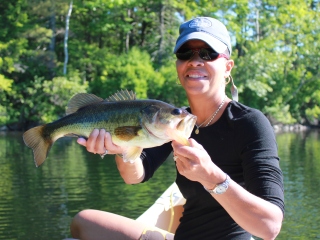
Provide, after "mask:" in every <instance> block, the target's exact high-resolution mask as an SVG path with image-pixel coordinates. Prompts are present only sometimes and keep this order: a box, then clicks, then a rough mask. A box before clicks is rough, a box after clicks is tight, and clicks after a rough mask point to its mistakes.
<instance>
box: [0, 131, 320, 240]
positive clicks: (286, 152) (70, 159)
mask: <svg viewBox="0 0 320 240" xmlns="http://www.w3.org/2000/svg"><path fill="white" fill-rule="evenodd" d="M277 141H278V146H279V155H280V158H281V168H282V171H283V173H284V180H285V182H284V184H285V202H286V215H285V220H284V223H283V227H282V230H281V233H280V235H279V236H278V238H277V239H320V191H319V189H320V134H319V132H317V131H310V132H303V133H281V134H280V133H279V134H277ZM175 171H176V170H175V167H174V162H173V161H167V162H166V163H165V164H164V165H162V166H161V167H160V169H159V170H158V171H157V172H156V174H155V176H154V177H153V178H152V179H151V180H150V181H149V182H147V183H144V184H139V185H126V184H124V183H123V181H122V179H121V177H120V176H119V173H118V171H117V169H116V165H115V162H114V159H113V157H112V156H110V157H105V158H104V159H101V158H100V156H99V155H93V154H90V153H88V152H86V150H85V149H84V148H83V147H81V146H80V145H78V144H77V143H76V142H75V139H72V138H63V139H60V140H58V141H57V142H56V143H55V144H54V146H53V147H52V149H51V151H50V154H49V157H48V159H47V160H46V161H45V163H44V164H43V165H42V166H41V167H39V168H36V167H35V165H34V163H33V157H32V151H31V149H29V148H27V147H26V146H25V145H24V143H23V141H22V134H21V133H0V174H1V175H0V239H6V240H9V239H18V240H20V239H21V240H28V239H30V240H31V239H32V240H42V239H43V240H45V239H46V240H48V239H50V240H51V239H63V238H66V237H70V234H69V224H70V221H71V219H72V217H73V216H74V215H75V214H76V213H77V212H79V211H80V210H82V209H87V208H94V209H100V210H105V211H109V212H114V213H118V214H121V215H124V216H127V217H131V218H137V217H138V216H139V215H140V214H141V213H142V212H144V210H146V209H147V208H148V207H149V206H150V205H151V204H153V203H154V201H155V200H156V199H157V198H158V196H159V195H160V194H161V193H162V192H163V191H164V190H165V189H166V188H167V187H168V186H169V185H170V184H171V183H172V182H173V181H174V179H175Z"/></svg>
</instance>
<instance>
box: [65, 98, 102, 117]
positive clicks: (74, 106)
mask: <svg viewBox="0 0 320 240" xmlns="http://www.w3.org/2000/svg"><path fill="white" fill-rule="evenodd" d="M101 101H103V99H102V98H100V97H98V96H96V95H94V94H90V93H78V94H76V95H74V96H73V97H72V98H71V99H70V101H69V103H68V106H67V110H66V114H67V115H69V114H71V113H75V112H76V111H78V110H79V109H80V108H82V107H85V106H88V105H90V104H92V103H97V102H101Z"/></svg>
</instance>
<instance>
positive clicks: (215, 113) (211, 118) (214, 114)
mask: <svg viewBox="0 0 320 240" xmlns="http://www.w3.org/2000/svg"><path fill="white" fill-rule="evenodd" d="M226 97H227V96H226V95H225V96H224V98H223V100H222V102H221V103H220V105H219V107H218V109H217V110H216V111H215V112H214V113H213V114H212V116H210V117H208V118H207V119H206V120H205V121H204V122H203V123H201V124H200V125H199V126H198V125H197V124H195V125H196V128H197V129H196V130H195V131H194V132H195V134H199V128H200V127H201V126H202V125H203V124H204V123H205V122H206V121H208V119H210V121H209V122H208V123H207V124H206V126H205V127H207V126H208V125H209V124H210V123H211V122H212V120H213V119H214V118H215V116H216V115H217V113H218V112H219V111H220V109H221V108H222V106H223V104H224V101H225V100H226Z"/></svg>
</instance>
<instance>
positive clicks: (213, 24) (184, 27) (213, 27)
mask: <svg viewBox="0 0 320 240" xmlns="http://www.w3.org/2000/svg"><path fill="white" fill-rule="evenodd" d="M179 33H180V35H179V37H178V39H177V42H176V46H175V48H174V51H173V52H174V53H176V52H177V51H178V50H179V48H180V47H181V46H182V45H183V44H184V43H186V42H187V41H189V40H201V41H204V42H206V43H207V44H208V45H209V46H210V47H211V48H212V49H213V50H215V51H216V52H217V53H229V56H231V52H232V49H231V40H230V35H229V32H228V30H227V28H226V26H225V25H224V24H223V23H222V22H220V21H219V20H217V19H214V18H210V17H197V18H194V19H192V20H190V21H187V22H185V23H183V24H181V25H180V29H179ZM226 50H228V51H226Z"/></svg>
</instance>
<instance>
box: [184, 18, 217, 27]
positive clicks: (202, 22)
mask: <svg viewBox="0 0 320 240" xmlns="http://www.w3.org/2000/svg"><path fill="white" fill-rule="evenodd" d="M211 25H212V24H211V22H210V20H208V19H205V18H196V19H194V20H192V21H191V22H190V23H189V28H201V27H202V28H208V27H211Z"/></svg>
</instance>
